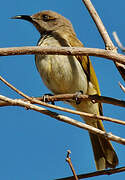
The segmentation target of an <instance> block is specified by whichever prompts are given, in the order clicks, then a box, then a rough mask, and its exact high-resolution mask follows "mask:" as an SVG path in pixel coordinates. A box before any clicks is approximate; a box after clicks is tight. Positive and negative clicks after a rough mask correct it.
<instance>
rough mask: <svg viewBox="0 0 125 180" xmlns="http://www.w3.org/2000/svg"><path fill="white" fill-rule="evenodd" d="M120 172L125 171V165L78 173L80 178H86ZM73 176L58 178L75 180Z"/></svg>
mask: <svg viewBox="0 0 125 180" xmlns="http://www.w3.org/2000/svg"><path fill="white" fill-rule="evenodd" d="M120 172H125V167H121V168H116V169H108V170H103V171H95V172H91V173H87V174H79V175H77V177H78V179H85V178H90V177H95V176H100V175H112V174H116V173H120ZM73 178H74V177H73V176H70V177H65V178H60V179H56V180H73Z"/></svg>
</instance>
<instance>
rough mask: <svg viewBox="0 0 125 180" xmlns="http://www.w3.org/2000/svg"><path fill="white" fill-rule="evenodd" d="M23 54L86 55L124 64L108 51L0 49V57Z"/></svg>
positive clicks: (119, 55)
mask: <svg viewBox="0 0 125 180" xmlns="http://www.w3.org/2000/svg"><path fill="white" fill-rule="evenodd" d="M24 54H27V55H28V54H54V55H56V54H60V55H87V56H97V57H102V58H107V59H108V60H113V61H117V62H120V63H123V64H125V56H124V55H122V54H118V53H116V52H112V51H110V50H104V49H97V48H85V47H38V46H25V47H11V48H0V56H11V55H24Z"/></svg>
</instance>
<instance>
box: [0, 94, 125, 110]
mask: <svg viewBox="0 0 125 180" xmlns="http://www.w3.org/2000/svg"><path fill="white" fill-rule="evenodd" d="M32 98H33V99H37V100H40V101H44V97H32ZM75 99H76V94H58V95H53V96H49V95H48V96H47V97H46V102H55V101H68V100H75ZM21 100H23V101H27V99H21ZM79 100H80V101H92V102H93V101H95V103H107V104H111V105H115V106H120V107H125V101H123V100H120V99H116V98H111V97H106V96H99V95H82V94H81V95H79ZM9 105H10V104H8V103H7V102H3V101H0V107H2V106H9Z"/></svg>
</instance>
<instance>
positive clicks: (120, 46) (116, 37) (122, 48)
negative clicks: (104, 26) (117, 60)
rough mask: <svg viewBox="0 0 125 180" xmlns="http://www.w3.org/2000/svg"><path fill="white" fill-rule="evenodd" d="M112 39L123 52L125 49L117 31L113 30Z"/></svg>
mask: <svg viewBox="0 0 125 180" xmlns="http://www.w3.org/2000/svg"><path fill="white" fill-rule="evenodd" d="M112 34H113V36H114V39H115V41H116V43H117V45H118V46H119V48H120V49H121V50H122V51H123V52H124V51H125V47H124V46H123V45H122V43H121V42H120V40H119V38H118V35H117V33H116V32H115V31H114V32H113V33H112Z"/></svg>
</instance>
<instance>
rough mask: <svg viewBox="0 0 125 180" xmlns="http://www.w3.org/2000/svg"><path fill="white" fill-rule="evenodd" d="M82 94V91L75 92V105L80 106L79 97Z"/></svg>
mask: <svg viewBox="0 0 125 180" xmlns="http://www.w3.org/2000/svg"><path fill="white" fill-rule="evenodd" d="M82 94H83V91H78V92H76V97H75V101H76V104H80V103H81V100H80V95H82Z"/></svg>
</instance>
